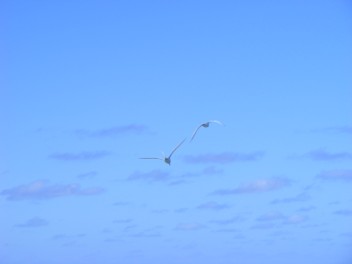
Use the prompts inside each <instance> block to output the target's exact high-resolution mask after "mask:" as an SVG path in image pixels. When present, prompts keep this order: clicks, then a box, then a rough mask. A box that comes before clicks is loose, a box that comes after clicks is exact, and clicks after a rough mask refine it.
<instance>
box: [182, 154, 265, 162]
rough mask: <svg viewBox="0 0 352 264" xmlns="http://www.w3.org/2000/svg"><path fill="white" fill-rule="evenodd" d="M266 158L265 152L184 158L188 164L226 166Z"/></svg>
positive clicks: (189, 156)
mask: <svg viewBox="0 0 352 264" xmlns="http://www.w3.org/2000/svg"><path fill="white" fill-rule="evenodd" d="M263 156H264V152H263V151H256V152H250V153H236V152H223V153H218V154H212V153H208V154H201V155H188V156H185V157H184V161H185V162H187V163H218V164H226V163H232V162H243V161H257V160H259V159H261V158H262V157H263Z"/></svg>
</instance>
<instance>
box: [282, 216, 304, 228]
mask: <svg viewBox="0 0 352 264" xmlns="http://www.w3.org/2000/svg"><path fill="white" fill-rule="evenodd" d="M307 220H308V217H307V216H305V215H301V214H293V215H290V216H288V217H286V219H285V221H284V222H283V224H287V225H295V224H301V223H303V222H306V221H307Z"/></svg>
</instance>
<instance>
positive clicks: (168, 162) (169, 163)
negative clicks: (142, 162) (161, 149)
mask: <svg viewBox="0 0 352 264" xmlns="http://www.w3.org/2000/svg"><path fill="white" fill-rule="evenodd" d="M185 140H186V139H184V140H182V141H181V142H180V143H179V144H178V145H177V146H176V147H175V148H174V149H173V150H172V151H171V153H170V155H169V156H168V157H166V156H165V155H164V156H165V157H164V158H155V157H152V158H140V159H158V160H162V161H164V162H165V163H166V164H168V165H171V156H172V154H174V152H175V151H176V150H177V149H178V148H179V147H180V146H181V145H182V144H183V142H185Z"/></svg>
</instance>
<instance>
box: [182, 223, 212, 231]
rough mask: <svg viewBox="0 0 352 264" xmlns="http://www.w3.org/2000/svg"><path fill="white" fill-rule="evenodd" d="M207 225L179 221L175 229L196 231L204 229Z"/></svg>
mask: <svg viewBox="0 0 352 264" xmlns="http://www.w3.org/2000/svg"><path fill="white" fill-rule="evenodd" d="M204 227H205V226H204V225H202V224H199V223H179V224H178V225H177V226H176V227H175V230H180V231H195V230H199V229H203V228H204Z"/></svg>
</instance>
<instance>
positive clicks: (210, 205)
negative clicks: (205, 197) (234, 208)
mask: <svg viewBox="0 0 352 264" xmlns="http://www.w3.org/2000/svg"><path fill="white" fill-rule="evenodd" d="M228 208H230V206H229V205H228V204H220V203H218V202H214V201H210V202H206V203H202V204H200V205H198V206H197V209H201V210H214V211H218V210H223V209H228Z"/></svg>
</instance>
